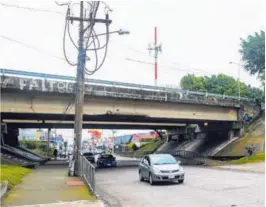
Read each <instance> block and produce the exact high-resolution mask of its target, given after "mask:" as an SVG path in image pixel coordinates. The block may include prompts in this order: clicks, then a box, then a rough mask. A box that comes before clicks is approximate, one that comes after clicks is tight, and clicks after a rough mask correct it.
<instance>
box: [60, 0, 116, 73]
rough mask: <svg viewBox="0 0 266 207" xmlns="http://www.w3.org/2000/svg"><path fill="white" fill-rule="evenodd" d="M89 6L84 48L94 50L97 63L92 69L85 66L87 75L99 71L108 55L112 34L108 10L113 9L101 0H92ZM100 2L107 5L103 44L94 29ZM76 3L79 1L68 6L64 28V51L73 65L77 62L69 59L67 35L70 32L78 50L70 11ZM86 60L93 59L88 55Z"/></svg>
mask: <svg viewBox="0 0 266 207" xmlns="http://www.w3.org/2000/svg"><path fill="white" fill-rule="evenodd" d="M86 3H87V4H88V6H89V8H90V9H89V12H88V16H86V15H85V19H86V20H88V25H87V26H86V27H85V29H84V30H83V35H84V34H87V35H88V36H87V40H86V41H85V44H84V49H85V50H86V52H87V51H93V52H94V55H95V64H94V67H93V68H92V69H88V68H84V72H85V74H87V75H93V74H94V73H95V72H97V71H98V70H99V69H100V68H101V67H102V65H103V63H104V62H105V59H106V56H107V51H108V44H109V36H110V30H109V25H110V22H109V14H108V11H111V9H110V8H109V7H108V5H107V4H105V3H104V2H99V1H92V2H86ZM100 3H103V4H104V6H105V36H106V38H105V44H104V45H101V42H100V40H99V37H98V35H97V33H96V31H95V29H94V25H95V23H96V22H95V19H96V14H97V11H98V9H99V7H100ZM75 4H78V3H72V4H71V3H69V4H68V8H67V12H66V18H65V28H64V35H63V53H64V56H65V59H66V61H67V63H68V64H69V65H71V66H77V64H78V63H77V62H75V63H74V62H72V61H70V60H69V58H68V56H67V52H66V36H67V34H68V37H69V39H70V41H71V43H72V44H73V46H74V47H75V48H76V49H77V50H78V49H79V47H78V45H77V44H76V43H75V41H74V39H73V37H72V35H71V29H70V23H71V20H70V13H71V10H72V8H73V6H74V5H75ZM85 13H86V12H85ZM99 50H104V55H103V58H102V60H101V61H99V56H98V51H99ZM86 60H91V58H90V57H88V56H87V55H86Z"/></svg>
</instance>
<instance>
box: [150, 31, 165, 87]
mask: <svg viewBox="0 0 266 207" xmlns="http://www.w3.org/2000/svg"><path fill="white" fill-rule="evenodd" d="M148 50H149V52H150V53H151V51H152V50H154V84H155V86H157V84H158V83H157V79H158V62H157V60H158V53H159V52H162V46H161V44H160V45H157V27H154V46H153V47H151V45H149V48H148Z"/></svg>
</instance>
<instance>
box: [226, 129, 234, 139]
mask: <svg viewBox="0 0 266 207" xmlns="http://www.w3.org/2000/svg"><path fill="white" fill-rule="evenodd" d="M227 138H228V140H231V139H233V138H234V131H233V130H232V129H231V130H229V131H228V135H227Z"/></svg>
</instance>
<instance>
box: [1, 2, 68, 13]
mask: <svg viewBox="0 0 266 207" xmlns="http://www.w3.org/2000/svg"><path fill="white" fill-rule="evenodd" d="M0 5H1V6H5V7H11V8H16V9H25V10H30V11H35V12H48V13H54V14H60V15H64V14H63V13H61V12H58V11H52V10H47V9H37V8H31V7H25V6H18V5H11V4H5V3H0Z"/></svg>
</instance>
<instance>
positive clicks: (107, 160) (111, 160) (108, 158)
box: [97, 154, 116, 167]
mask: <svg viewBox="0 0 266 207" xmlns="http://www.w3.org/2000/svg"><path fill="white" fill-rule="evenodd" d="M97 167H116V159H115V157H114V156H113V155H110V154H102V155H100V157H99V158H98V160H97Z"/></svg>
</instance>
